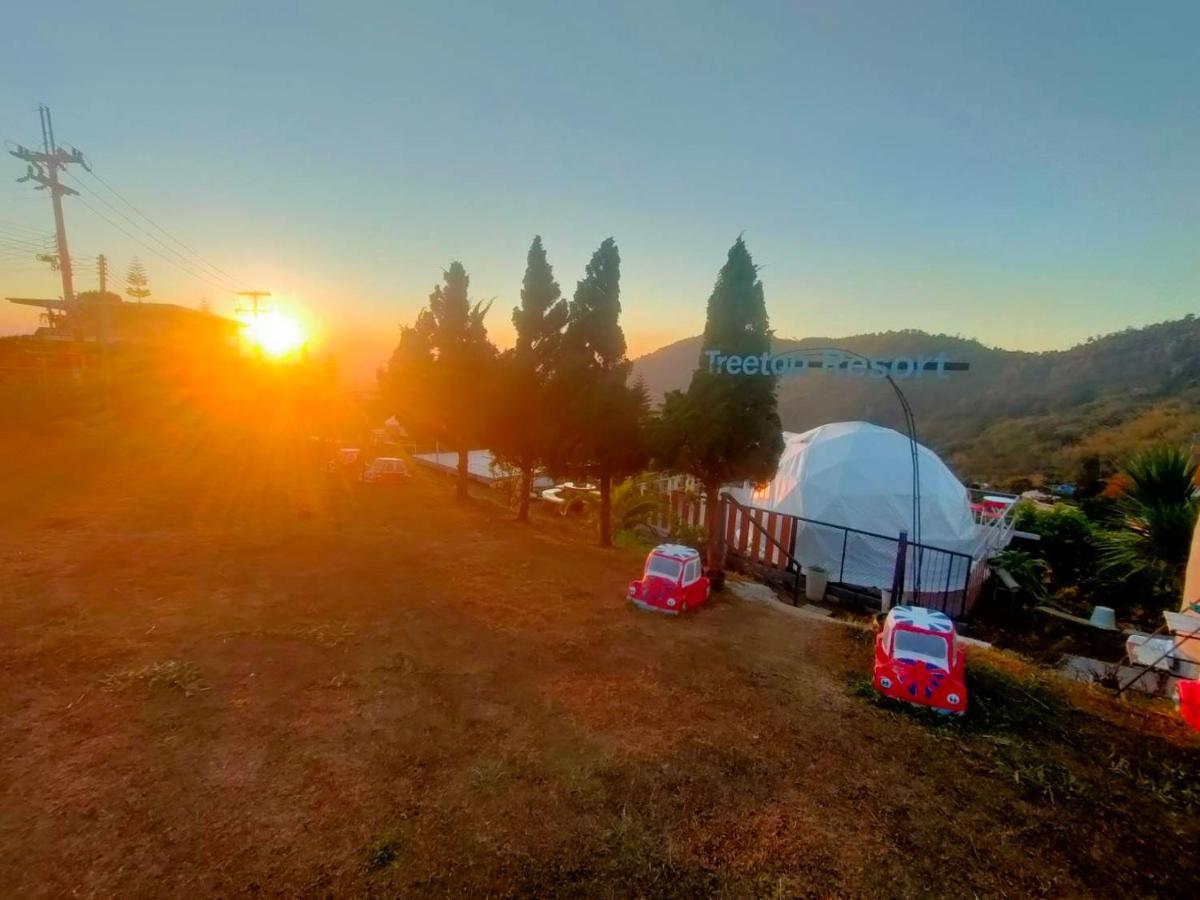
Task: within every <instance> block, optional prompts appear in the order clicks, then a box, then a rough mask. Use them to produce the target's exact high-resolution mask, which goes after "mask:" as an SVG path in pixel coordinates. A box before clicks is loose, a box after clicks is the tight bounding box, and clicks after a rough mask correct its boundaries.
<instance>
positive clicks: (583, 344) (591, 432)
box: [552, 238, 649, 547]
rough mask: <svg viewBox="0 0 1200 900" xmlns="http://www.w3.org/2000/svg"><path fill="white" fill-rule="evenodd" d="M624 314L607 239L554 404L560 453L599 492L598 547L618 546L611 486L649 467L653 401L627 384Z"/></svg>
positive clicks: (582, 285)
mask: <svg viewBox="0 0 1200 900" xmlns="http://www.w3.org/2000/svg"><path fill="white" fill-rule="evenodd" d="M620 315H621V256H620V253H619V251H618V250H617V244H616V241H614V240H613V239H612V238H608V239H607V240H605V241H604V243H602V244H601V245H600V247H599V249H597V250H596V252H595V253H594V254H593V255H592V259H591V261H590V262H589V263H588V265H587V268H586V270H585V272H584V277H583V280H582V281H580V282H579V284H578V285H577V286H576V288H575V295H574V297H573V299H572V301H571V304H570V316H569V322H568V325H567V332H566V335H565V337H564V340H563V353H562V356H561V358H560V371H559V375H558V378H557V379H556V385H555V391H554V397H555V400H552V403H553V404H554V406H555V407H556V408H560V409H563V410H565V411H566V415H565V416H564V417H563V422H564V423H565V428H564V430H563V431H562V432H560V434H559V446H558V447H557V448H556V449H557V452H558V453H559V454H561V455H562V457H564V458H565V459H567V460H569V462H568V465H570V467H571V468H574V469H577V470H581V471H584V472H586V473H587V474H588V475H589V477H594V478H595V479H596V481H597V483H598V485H599V488H600V544H601V546H605V547H608V546H611V545H612V483H613V479H614V478H618V477H622V476H624V475H628V474H631V473H633V472H636V471H637V470H638V469H640V468H641V467H642V466H643V465H644V464H645V461H646V456H647V454H646V451H645V439H644V436H645V430H646V418H647V415H648V410H649V402H648V400H647V397H646V392H645V389H644V387H639V386H633V387H631V386H630V385H628V384H627V382H628V379H629V371H630V369H631V368H632V364H631V363H630V361H629V360H628V359H627V358H626V356H625V334H624V332H623V331H622V330H621V325H620V322H619V319H620Z"/></svg>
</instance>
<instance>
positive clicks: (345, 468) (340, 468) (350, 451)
mask: <svg viewBox="0 0 1200 900" xmlns="http://www.w3.org/2000/svg"><path fill="white" fill-rule="evenodd" d="M361 458H362V451H361V450H359V449H358V448H357V447H339V448H338V449H337V450H336V451H335V452H334V454H333V458H332V459H330V460H329V462H327V463H326V464H325V471H326V472H328V473H329V474H331V475H337V474H339V473H343V472H351V471H353V470H354V468H355V467H356V466H357V465H358V464H359V460H360V459H361Z"/></svg>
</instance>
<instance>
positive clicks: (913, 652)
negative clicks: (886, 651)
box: [892, 631, 950, 669]
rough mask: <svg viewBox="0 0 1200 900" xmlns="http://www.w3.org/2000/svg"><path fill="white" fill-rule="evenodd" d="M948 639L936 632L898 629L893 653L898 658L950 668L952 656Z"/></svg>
mask: <svg viewBox="0 0 1200 900" xmlns="http://www.w3.org/2000/svg"><path fill="white" fill-rule="evenodd" d="M948 650H949V648H948V647H947V643H946V639H945V638H943V637H939V636H938V635H936V634H921V633H920V632H917V631H897V632H896V636H895V646H894V648H893V650H892V655H893V656H894V657H896V659H903V660H907V661H910V662H924V663H928V664H929V665H934V666H940V667H941V668H943V669H949V668H950V656H949V652H948Z"/></svg>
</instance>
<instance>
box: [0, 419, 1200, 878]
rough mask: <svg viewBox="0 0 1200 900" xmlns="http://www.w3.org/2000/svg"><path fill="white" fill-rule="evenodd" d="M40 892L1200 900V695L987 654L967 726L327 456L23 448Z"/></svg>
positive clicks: (7, 451) (27, 653)
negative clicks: (1134, 693)
mask: <svg viewBox="0 0 1200 900" xmlns="http://www.w3.org/2000/svg"><path fill="white" fill-rule="evenodd" d="M0 461H2V463H3V466H2V472H3V474H2V476H0V488H2V489H3V495H2V497H3V502H2V504H0V673H2V677H3V682H4V689H3V691H0V715H2V716H3V720H2V724H0V881H2V883H3V884H4V885H5V887H4V889H3V890H4V893H5V894H7V895H10V896H32V897H58V896H81V897H87V896H120V897H135V896H156V897H162V896H176V897H195V896H205V895H286V896H343V895H356V896H363V895H365V896H395V895H434V896H442V895H447V896H473V897H475V896H508V895H513V896H548V895H555V896H575V895H577V896H608V897H630V896H696V895H711V894H723V895H728V896H771V897H776V896H781V897H786V896H810V895H820V896H832V895H845V896H869V895H872V896H881V895H883V896H928V895H954V896H966V895H988V896H1014V895H1039V896H1080V895H1107V896H1143V895H1144V896H1150V895H1159V896H1163V895H1174V896H1184V895H1188V894H1190V895H1192V896H1195V894H1196V889H1197V887H1198V885H1197V877H1196V875H1195V868H1194V860H1195V854H1196V852H1197V851H1198V850H1200V841H1198V840H1197V838H1198V836H1200V795H1198V793H1197V784H1198V782H1197V776H1198V775H1200V749H1198V745H1197V742H1196V741H1195V740H1194V739H1193V738H1192V737H1191V736H1190V735H1189V734H1188V733H1187V732H1185V730H1184V729H1183V727H1182V726H1181V725H1180V724H1179V723H1178V721H1177V720H1175V719H1173V718H1172V717H1171V716H1170V715H1169V710H1168V709H1166V708H1165V707H1163V706H1161V705H1147V704H1143V703H1138V704H1126V705H1123V706H1118V705H1115V704H1113V703H1112V702H1111V701H1110V700H1108V699H1107V698H1106V697H1105V696H1104V695H1103V694H1102V693H1100V692H1099V689H1092V688H1083V687H1080V688H1077V689H1076V688H1065V687H1058V686H1055V685H1054V684H1053V683H1052V682H1051V681H1048V680H1047V679H1046V678H1045V677H1044V676H1040V675H1037V674H1036V673H1033V672H1031V671H1029V670H1028V668H1027V667H1026V666H1023V665H1022V664H1020V663H1018V662H1014V661H1011V660H1005V659H1002V658H1001V659H999V660H996V661H991V662H989V661H988V660H987V659H986V658H984V657H985V655H983V654H977V655H976V656H975V657H973V658H972V660H971V667H972V678H973V682H972V691H973V693H972V698H971V702H972V704H973V708H972V713H971V714H969V715H968V716H967V717H966V719H965V720H963V721H955V722H945V721H943V720H935V718H932V717H925V716H921V715H914V714H912V713H911V712H909V711H908V710H907V709H900V708H895V707H892V706H890V705H888V704H884V703H880V702H878V701H876V700H874V699H873V698H872V697H871V692H870V691H869V689H864V681H865V678H866V677H867V672H868V667H869V660H870V645H869V635H860V634H857V633H856V632H854V631H853V630H851V629H848V628H844V627H840V626H836V625H825V624H820V623H813V622H806V621H800V620H796V619H794V618H792V617H789V616H786V615H784V614H781V613H779V612H777V611H773V610H771V609H768V608H764V607H762V606H759V605H753V604H747V603H745V602H742V601H737V600H734V599H730V598H725V597H721V598H718V599H717V601H716V602H715V603H714V604H713V605H712V607H711V608H708V609H705V610H703V611H702V612H699V613H697V614H694V615H692V616H689V617H687V618H684V619H682V620H668V619H665V618H659V617H654V616H650V615H647V614H643V613H638V612H635V611H634V610H632V609H631V608H630V607H629V606H627V605H626V604H625V602H624V599H623V597H624V590H625V586H626V584H627V582H628V580H629V579H630V578H631V577H634V576H635V575H636V573H637V570H638V568H639V564H640V557H639V555H638V554H637V552H635V551H632V550H601V549H599V548H595V547H592V546H589V545H588V544H587V543H586V542H584V540H582V537H581V535H580V534H579V533H578V532H577V531H575V530H572V529H563V528H562V527H560V523H558V522H557V521H555V520H553V519H551V518H548V517H547V518H544V519H539V520H537V521H535V522H534V523H533V524H532V525H531V526H528V527H520V526H518V525H516V524H514V522H513V521H512V516H511V514H510V513H508V512H507V511H506V510H504V509H502V508H500V507H499V506H497V505H495V504H494V503H492V502H490V501H488V500H487V499H485V498H482V497H477V498H475V499H473V500H472V501H471V502H470V503H468V504H459V503H455V502H454V500H453V499H452V491H451V488H450V486H449V485H448V484H447V483H445V482H443V481H440V480H438V479H423V478H418V479H416V480H415V481H414V483H413V484H412V485H411V486H406V487H403V488H399V489H395V490H378V491H361V490H359V491H355V490H347V489H346V487H345V486H344V485H340V484H338V483H331V482H329V481H328V480H327V479H326V478H325V477H324V476H323V475H321V474H320V472H319V471H318V469H317V466H316V465H315V464H313V463H312V460H311V459H309V458H308V456H307V455H306V454H305V453H304V452H300V451H297V450H296V448H281V447H276V446H270V445H267V444H264V445H262V446H250V447H238V448H236V450H235V449H233V448H226V449H225V450H224V451H222V452H216V451H214V450H213V449H212V448H209V447H204V448H201V449H197V448H196V447H194V446H192V445H190V444H188V443H186V442H181V443H180V444H179V445H178V446H176V447H174V448H172V449H171V452H169V453H168V452H161V453H156V454H155V455H154V456H150V455H148V454H145V453H143V452H142V451H141V450H140V449H138V448H137V447H130V448H128V450H127V452H126V451H124V450H122V451H120V452H117V451H114V450H112V449H109V450H106V451H104V452H93V449H92V448H91V446H90V445H88V444H87V442H86V441H81V442H74V443H64V444H63V445H62V448H61V450H59V451H56V452H46V451H45V446H44V443H41V442H39V443H38V444H37V445H34V444H21V445H20V446H18V445H17V443H16V442H7V443H6V444H5V446H4V447H2V448H0Z"/></svg>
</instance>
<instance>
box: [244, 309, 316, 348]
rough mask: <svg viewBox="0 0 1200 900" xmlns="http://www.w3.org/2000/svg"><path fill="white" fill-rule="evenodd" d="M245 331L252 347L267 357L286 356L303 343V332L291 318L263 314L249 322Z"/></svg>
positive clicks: (271, 313) (276, 314)
mask: <svg viewBox="0 0 1200 900" xmlns="http://www.w3.org/2000/svg"><path fill="white" fill-rule="evenodd" d="M246 331H247V333H248V334H249V336H250V340H251V341H252V342H253V343H254V345H255V346H256V347H258V348H260V349H261V350H262V351H263V353H266V354H267V355H268V356H287V355H288V354H289V353H292V352H293V351H295V350H298V349H300V346H301V345H302V344H303V343H304V330H303V329H302V328H301V327H300V323H299V322H297V321H296V320H295V319H293V318H292V317H291V316H285V315H282V314H281V313H277V312H269V313H264V314H263V315H261V316H259V317H258V318H257V319H255V320H254V321H252V322H250V323H249V324H248V325H247V327H246Z"/></svg>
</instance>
